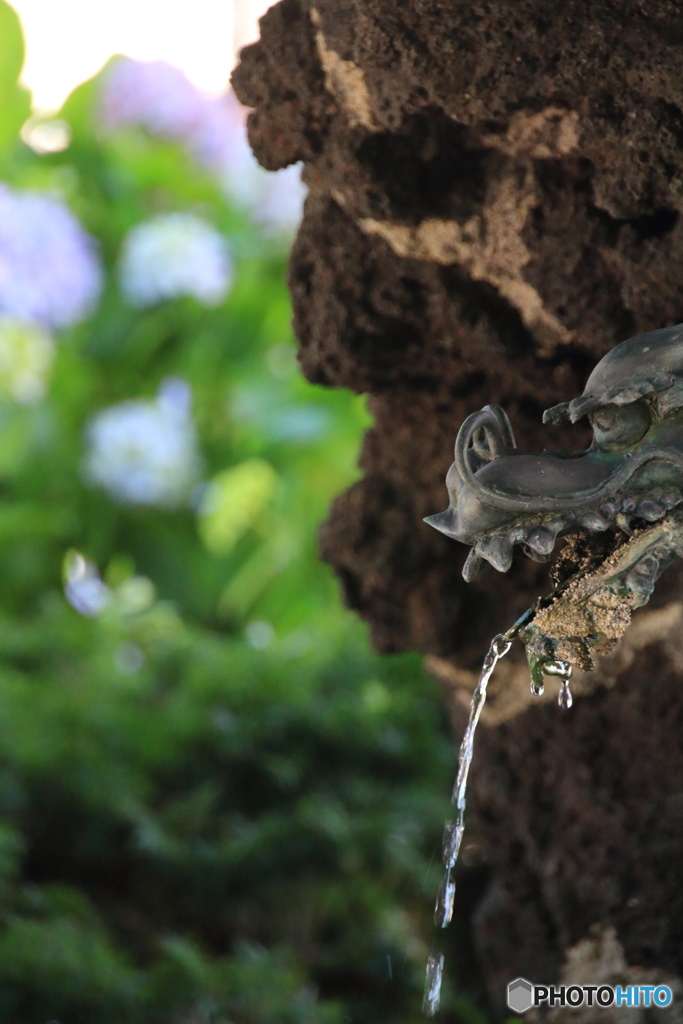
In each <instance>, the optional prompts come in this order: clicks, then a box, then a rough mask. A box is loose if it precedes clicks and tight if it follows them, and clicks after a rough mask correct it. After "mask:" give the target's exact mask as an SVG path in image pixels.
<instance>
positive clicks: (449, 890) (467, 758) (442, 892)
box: [422, 620, 521, 1017]
mask: <svg viewBox="0 0 683 1024" xmlns="http://www.w3.org/2000/svg"><path fill="white" fill-rule="evenodd" d="M520 622H521V620H520ZM518 629H519V623H515V625H514V626H513V627H512V629H510V630H508V632H507V633H499V634H498V636H496V637H494V638H493V640H492V641H491V646H490V647H489V650H488V654H487V655H486V657H485V658H484V664H483V665H482V669H481V675H480V676H479V681H478V683H477V685H476V688H475V690H474V693H473V694H472V703H471V705H470V717H469V721H468V723H467V729H466V730H465V735H464V736H463V739H462V744H461V745H460V756H459V758H458V775H457V778H456V780H455V786H454V788H453V796H452V797H451V803H452V804H453V806H454V807H455V811H456V814H455V820H454V821H447V822H446V827H445V829H444V842H443V863H444V867H445V868H446V871H445V873H444V877H443V880H442V882H441V886H440V888H439V895H438V896H437V898H436V906H435V908H434V920H435V922H436V924H437V926H438V927H439V928H445V927H446V925H447V924H448V923H449V921H450V920H451V917H452V916H453V900H454V898H455V874H454V871H455V864H456V861H457V859H458V853H459V852H460V844H461V842H462V836H463V832H464V831H465V795H466V791H467V776H468V773H469V770H470V765H471V763H472V754H473V752H474V733H475V730H476V728H477V723H478V721H479V718H480V715H481V712H482V708H483V707H484V702H485V701H486V687H487V686H488V682H489V679H490V678H491V676H492V674H493V670H494V668H495V667H496V665H497V663H498V661H499V660H500V659H501V658H503V657H505V655H506V654H507V652H508V651H509V650H510V647H511V645H512V639H513V637H514V635H515V633H516V632H517V631H518ZM443 964H444V958H443V954H439V955H438V956H430V957H429V960H428V961H427V977H426V981H425V994H424V1000H423V1003H422V1009H423V1012H424V1013H425V1014H426V1015H427V1016H428V1017H433V1016H434V1014H435V1013H436V1011H437V1010H438V1008H439V1002H440V1000H441V979H442V977H443Z"/></svg>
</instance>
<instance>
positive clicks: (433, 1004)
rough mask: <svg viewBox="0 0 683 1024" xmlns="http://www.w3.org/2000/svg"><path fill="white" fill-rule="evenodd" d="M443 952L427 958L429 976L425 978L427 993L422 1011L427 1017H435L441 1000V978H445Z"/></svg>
mask: <svg viewBox="0 0 683 1024" xmlns="http://www.w3.org/2000/svg"><path fill="white" fill-rule="evenodd" d="M443 962H444V955H443V953H438V954H437V955H436V956H430V957H429V959H428V960H427V978H426V980H425V994H424V999H423V1000H422V1012H423V1013H424V1014H426V1015H427V1017H433V1016H434V1014H435V1013H436V1011H437V1010H438V1009H439V1002H440V1001H441V979H442V978H443Z"/></svg>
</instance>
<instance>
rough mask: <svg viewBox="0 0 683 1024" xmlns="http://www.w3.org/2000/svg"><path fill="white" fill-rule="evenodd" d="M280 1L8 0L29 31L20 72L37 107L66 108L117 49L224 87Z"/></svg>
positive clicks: (210, 87)
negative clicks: (239, 53)
mask: <svg viewBox="0 0 683 1024" xmlns="http://www.w3.org/2000/svg"><path fill="white" fill-rule="evenodd" d="M273 2H274V0H10V3H11V4H12V6H13V7H14V9H15V10H16V11H17V13H18V14H19V17H20V18H21V21H22V24H23V26H24V34H25V36H26V46H27V54H26V64H25V67H24V72H23V75H22V80H23V81H24V83H25V84H26V85H27V86H28V87H29V88H30V89H31V90H32V92H33V97H34V105H35V107H36V108H37V109H39V110H55V109H57V108H58V107H59V106H61V104H62V101H63V100H64V99H65V98H66V96H68V94H69V93H70V92H71V90H72V89H73V88H74V86H76V85H78V84H79V83H80V82H83V81H85V79H87V78H90V77H91V76H92V75H94V74H95V72H96V71H98V70H99V69H100V68H101V67H102V65H103V64H104V63H105V61H106V60H107V59H108V58H109V57H111V55H112V54H114V53H125V54H127V55H128V56H129V57H135V58H137V59H138V60H158V59H163V60H167V61H169V63H171V64H175V65H176V67H180V68H182V69H183V71H184V72H185V73H186V75H187V76H188V78H190V79H191V80H192V81H193V82H194V83H195V84H196V85H198V86H199V87H200V88H201V89H204V90H206V91H207V92H211V93H219V92H222V91H223V90H224V89H225V88H226V86H227V83H228V77H229V75H230V71H231V70H232V67H233V66H234V63H235V52H236V50H238V49H239V47H241V46H244V45H245V43H248V42H252V41H253V40H254V39H256V38H258V27H257V20H258V18H259V17H260V15H261V14H263V12H264V11H265V10H266V9H267V8H268V7H270V6H271V4H272V3H273Z"/></svg>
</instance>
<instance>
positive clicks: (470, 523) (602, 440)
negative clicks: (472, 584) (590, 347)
mask: <svg viewBox="0 0 683 1024" xmlns="http://www.w3.org/2000/svg"><path fill="white" fill-rule="evenodd" d="M583 416H587V417H588V418H589V420H590V423H591V426H592V428H593V440H592V443H591V445H590V447H589V448H588V449H587V450H586V451H583V452H578V453H575V454H572V455H565V454H563V453H561V452H548V451H544V452H542V453H540V454H532V455H528V454H520V453H519V452H518V451H517V446H516V444H515V438H514V434H513V432H512V428H511V426H510V422H509V420H508V418H507V416H506V414H505V412H504V411H503V410H502V409H501V408H499V407H498V406H490V405H487V406H485V407H484V408H483V409H481V410H480V411H479V412H476V413H473V414H472V415H471V416H468V418H467V419H466V420H465V422H464V423H463V425H462V427H461V428H460V430H459V432H458V436H457V439H456V442H455V461H454V462H453V465H452V466H451V468H450V469H449V471H448V475H447V477H446V487H447V489H448V495H449V499H450V502H449V506H448V508H447V509H446V511H445V512H441V513H439V514H438V515H433V516H428V517H427V519H426V520H425V522H427V523H429V524H430V525H431V526H433V527H435V528H436V529H437V530H440V531H441V532H442V533H445V534H446V535H447V536H449V537H453V538H454V539H455V540H458V541H461V542H462V543H465V544H469V545H471V551H470V554H469V556H468V558H467V561H466V562H465V566H464V568H463V576H464V578H465V579H466V580H467V581H468V582H469V581H470V580H472V579H474V577H475V576H476V574H477V572H478V571H479V569H480V568H481V567H482V564H483V561H487V562H489V563H490V564H491V565H492V566H493V567H494V568H495V569H498V570H499V571H500V572H506V571H507V570H508V569H509V568H510V565H511V563H512V556H513V549H514V546H515V545H518V546H519V547H520V548H521V549H522V550H523V551H524V552H525V553H526V554H527V555H528V556H529V557H530V558H533V559H534V560H536V561H547V560H548V559H549V558H550V556H551V554H552V551H553V548H554V546H555V542H556V540H557V538H558V537H560V536H564V535H567V534H569V533H571V532H573V531H576V530H579V529H584V530H595V531H605V530H609V529H615V530H621V531H623V532H624V533H627V534H629V535H630V534H631V532H632V524H633V523H634V520H635V521H637V520H642V521H644V522H645V523H654V522H655V521H657V520H658V519H661V518H662V517H664V516H665V515H666V514H667V512H669V510H670V509H672V508H673V507H674V506H676V505H678V504H679V503H680V502H681V501H683V324H678V325H677V326H675V327H667V328H664V329H662V330H658V331H650V332H648V333H646V334H639V335H638V336H637V337H635V338H629V339H628V341H624V342H622V343H621V344H620V345H617V346H616V347H615V348H614V349H612V351H611V352H608V354H607V355H606V356H605V357H604V358H603V359H601V360H600V362H599V363H598V364H597V366H596V367H595V369H594V370H593V372H592V373H591V375H590V377H589V378H588V383H587V384H586V387H585V390H584V392H583V394H582V395H581V396H579V397H578V398H575V399H574V400H573V401H571V402H563V403H561V404H560V405H556V406H553V408H552V409H548V410H547V411H546V412H545V413H544V416H543V422H544V423H561V422H566V421H569V422H572V423H575V422H577V421H578V420H579V419H581V418H582V417H583Z"/></svg>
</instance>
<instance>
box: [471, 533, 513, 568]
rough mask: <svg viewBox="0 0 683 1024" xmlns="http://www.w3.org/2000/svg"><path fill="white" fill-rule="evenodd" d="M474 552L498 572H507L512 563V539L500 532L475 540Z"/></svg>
mask: <svg viewBox="0 0 683 1024" xmlns="http://www.w3.org/2000/svg"><path fill="white" fill-rule="evenodd" d="M474 552H475V554H476V555H478V556H479V557H480V558H485V559H486V561H487V562H488V563H489V564H490V565H492V566H493V568H494V569H497V570H498V572H507V571H508V569H509V568H510V566H511V565H512V541H511V540H510V538H509V537H505V536H503V534H501V533H498V534H496V535H495V536H493V537H483V538H482V539H481V540H480V541H477V544H476V547H475V549H474Z"/></svg>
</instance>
